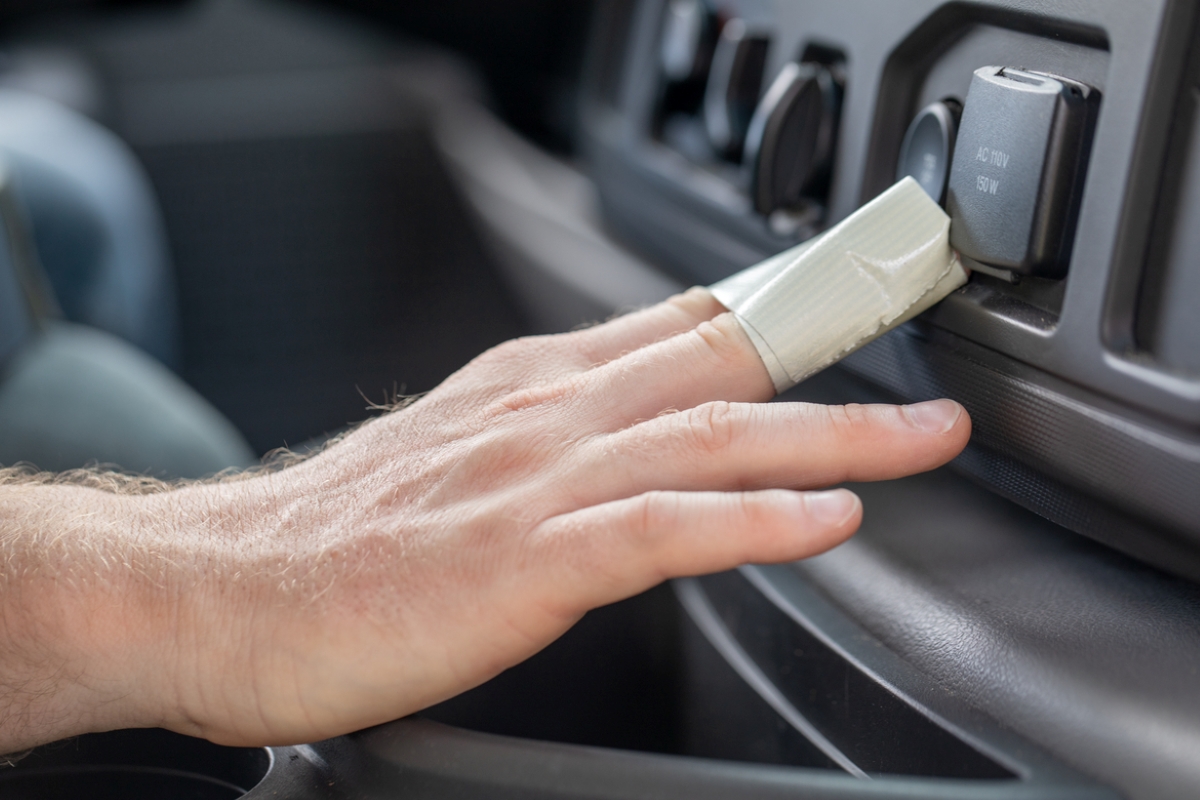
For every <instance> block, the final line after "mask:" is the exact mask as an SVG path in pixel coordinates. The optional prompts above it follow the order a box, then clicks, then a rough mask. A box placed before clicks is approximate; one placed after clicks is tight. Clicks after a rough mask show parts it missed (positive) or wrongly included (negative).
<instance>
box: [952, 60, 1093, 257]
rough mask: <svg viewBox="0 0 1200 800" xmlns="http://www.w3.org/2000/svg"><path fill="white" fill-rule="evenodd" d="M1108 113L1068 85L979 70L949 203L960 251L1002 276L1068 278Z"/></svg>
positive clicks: (1034, 75) (1083, 90)
mask: <svg viewBox="0 0 1200 800" xmlns="http://www.w3.org/2000/svg"><path fill="white" fill-rule="evenodd" d="M1098 103H1099V92H1097V91H1096V90H1095V89H1093V88H1091V87H1090V86H1087V85H1085V84H1082V83H1077V82H1075V81H1071V80H1068V79H1066V78H1061V77H1058V76H1052V75H1046V74H1042V73H1038V72H1028V71H1025V70H1018V69H1013V68H1010V67H984V68H982V69H979V70H976V71H975V75H974V77H973V78H972V80H971V88H970V90H969V91H968V93H967V99H966V102H965V103H964V105H963V115H962V123H961V125H960V126H959V131H958V143H957V145H956V147H955V152H954V160H953V166H952V168H951V171H950V185H949V191H948V196H947V198H946V210H947V211H948V212H949V214H950V218H951V220H952V223H951V227H950V243H951V245H952V246H953V247H954V248H955V249H956V250H958V251H959V252H960V253H961V254H962V255H964V256H967V257H968V258H971V259H974V260H975V261H978V262H981V263H983V264H986V265H989V266H992V267H998V268H1000V269H1005V270H1010V271H1012V272H1014V273H1021V274H1026V275H1039V276H1042V277H1046V278H1061V277H1063V276H1064V275H1065V274H1066V271H1067V263H1068V261H1069V259H1070V250H1071V243H1072V239H1073V236H1074V227H1075V217H1076V215H1077V212H1078V207H1079V199H1080V194H1081V193H1082V187H1083V176H1084V173H1085V171H1086V166H1087V154H1088V150H1089V148H1090V144H1091V129H1092V126H1093V123H1094V119H1095V111H1096V108H1097V105H1098Z"/></svg>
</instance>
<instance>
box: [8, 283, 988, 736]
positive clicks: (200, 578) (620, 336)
mask: <svg viewBox="0 0 1200 800" xmlns="http://www.w3.org/2000/svg"><path fill="white" fill-rule="evenodd" d="M723 311H724V309H722V308H721V307H720V306H719V305H718V304H717V303H716V301H715V300H713V299H712V297H711V296H710V295H709V294H708V293H707V292H706V291H704V290H692V291H690V292H688V293H686V294H684V295H682V296H680V297H677V298H675V299H673V300H671V301H669V302H667V303H663V304H661V305H658V306H655V307H653V308H650V309H646V310H644V311H641V312H638V313H635V314H631V315H629V316H626V317H622V318H619V319H616V320H614V321H611V322H608V323H606V324H604V325H599V326H597V327H594V328H590V329H587V330H583V331H578V332H575V333H570V334H564V335H560V336H548V337H536V338H529V339H521V340H517V341H513V342H509V343H506V344H504V345H501V346H500V347H497V348H495V349H493V350H491V351H489V352H487V353H485V354H483V355H482V356H480V357H479V358H477V359H475V360H474V361H473V362H471V363H470V364H468V365H467V366H466V367H464V368H463V369H462V370H461V371H459V372H458V373H456V374H455V375H453V376H452V377H450V378H449V379H448V380H447V381H446V382H445V383H444V384H442V385H441V386H439V387H438V388H437V389H436V390H434V391H433V392H431V393H430V394H429V395H427V396H425V397H424V398H422V399H421V400H420V401H418V402H416V403H415V404H413V405H412V406H410V407H408V408H406V409H404V410H400V411H396V412H393V413H390V414H387V415H385V416H382V417H380V418H378V419H376V420H374V421H372V422H371V423H369V424H367V425H365V426H363V427H362V428H360V429H359V430H357V431H355V432H354V433H353V434H351V435H349V436H348V437H346V439H345V440H344V441H342V442H340V443H338V444H336V445H334V446H332V447H330V448H329V449H327V450H326V451H324V452H323V453H321V454H320V455H318V456H316V457H314V458H312V459H310V460H308V461H305V462H303V463H300V464H298V465H296V466H293V467H290V468H288V469H285V470H282V471H280V472H277V473H272V474H265V475H259V476H256V477H253V478H248V479H245V480H240V481H233V482H224V483H216V484H206V485H197V486H191V487H188V488H184V489H178V490H175V491H170V492H165V493H159V494H152V495H148V496H133V497H130V496H120V497H113V496H111V495H109V496H106V497H105V499H104V500H103V502H101V501H100V500H98V499H97V498H96V497H95V496H94V495H97V494H99V493H98V492H96V491H95V490H92V489H78V488H70V489H67V488H65V487H38V488H40V489H45V490H47V491H49V490H53V491H58V492H59V493H60V496H59V498H58V499H57V500H55V505H56V506H57V507H58V508H59V509H63V508H65V509H68V510H71V513H72V514H73V516H72V517H71V519H72V520H73V522H71V524H70V525H66V526H65V527H64V528H63V530H64V531H67V532H66V533H63V534H62V535H61V536H59V537H58V539H56V541H55V542H54V547H55V548H58V550H55V551H53V552H54V555H53V558H54V559H62V558H67V559H68V560H71V563H72V565H73V569H74V573H73V574H75V575H76V577H77V580H76V582H75V585H74V587H73V588H71V587H68V586H67V585H66V582H63V581H58V582H57V583H55V584H53V585H43V584H37V586H39V587H40V589H36V587H35V589H36V590H35V589H30V590H29V591H27V592H25V593H24V596H25V597H26V598H30V597H33V598H38V597H40V598H43V600H45V601H46V602H43V603H40V605H43V606H44V605H47V603H48V600H49V599H50V598H52V599H53V603H52V604H50V605H51V606H52V608H53V610H54V613H52V614H51V613H42V614H41V615H40V618H41V619H42V624H40V625H39V626H37V627H38V629H39V630H40V631H41V633H39V635H38V638H39V640H40V641H42V643H43V644H44V645H45V647H46V648H47V649H46V653H47V654H50V655H52V656H53V659H56V661H55V662H54V663H56V664H58V667H59V670H58V672H59V674H60V675H62V676H64V677H63V680H67V681H69V682H70V686H69V687H68V688H67V689H64V690H63V692H60V694H59V696H60V697H66V698H70V702H71V707H72V708H75V711H74V712H73V713H74V715H75V716H74V717H73V718H72V719H71V721H70V722H69V723H65V724H64V725H59V726H58V727H57V728H55V729H54V730H52V731H51V730H49V729H44V730H42V731H41V732H40V733H39V734H36V735H34V739H37V738H40V739H41V740H45V739H46V738H47V737H49V736H51V735H59V734H61V735H65V734H66V733H72V732H80V730H100V729H104V728H106V727H114V726H118V725H120V726H127V725H161V726H164V727H168V728H172V729H174V730H177V731H181V732H184V733H189V734H195V735H199V736H204V737H207V738H209V739H211V740H213V741H216V742H221V743H226V744H241V745H260V744H284V743H294V742H305V741H313V740H317V739H321V738H324V737H328V736H332V735H335V734H340V733H345V732H349V731H352V730H356V729H360V728H363V727H366V726H369V725H372V724H376V723H381V722H384V721H387V720H391V719H395V718H397V717H400V716H403V715H405V714H408V713H411V712H413V711H417V710H419V709H421V708H423V707H426V706H428V705H431V704H433V703H436V702H438V701H440V700H443V699H445V698H447V697H450V696H452V695H454V694H457V693H459V692H461V691H464V690H466V689H469V688H471V687H473V686H475V685H477V684H479V683H481V682H483V681H485V680H487V679H488V678H490V677H492V676H493V675H495V674H497V673H498V672H500V671H502V670H504V669H505V668H507V667H509V666H511V665H513V664H516V663H518V662H519V661H521V660H523V659H525V658H527V657H529V656H530V655H532V654H534V653H536V652H537V651H538V650H540V649H542V648H543V647H545V646H546V645H547V644H549V643H550V642H552V641H553V640H554V639H555V638H557V637H558V636H559V635H561V634H562V633H563V632H564V631H566V630H567V629H568V628H569V627H570V626H571V625H572V624H573V623H574V622H575V621H576V620H578V619H579V618H580V616H582V615H583V614H584V613H585V612H586V611H588V610H589V609H592V608H595V607H597V606H601V605H604V604H607V603H611V602H614V601H617V600H620V599H622V598H625V597H629V596H631V595H633V594H636V593H638V592H640V591H643V590H645V589H647V588H649V587H651V586H653V585H655V584H657V583H659V582H661V581H662V580H664V579H667V578H671V577H674V576H681V575H695V574H702V573H708V572H714V571H719V570H725V569H729V568H732V567H735V566H737V565H739V564H743V563H747V562H781V561H789V560H794V559H798V558H804V557H806V556H810V555H813V554H816V553H820V552H822V551H824V550H826V549H828V548H830V547H833V546H834V545H836V544H838V543H840V542H842V541H843V540H845V539H846V538H847V537H849V536H850V535H851V534H852V533H853V532H854V530H855V529H857V527H858V525H859V521H860V519H861V514H862V509H861V506H860V504H859V502H858V499H857V498H856V497H855V496H854V495H853V494H852V493H850V492H848V491H846V490H835V491H832V492H811V491H807V490H810V489H815V488H818V487H824V486H829V485H831V484H834V483H837V482H840V481H843V480H855V481H864V480H879V479H886V478H893V477H898V476H902V475H906V474H910V473H914V472H920V471H923V470H928V469H931V468H933V467H936V466H939V465H941V464H943V463H945V462H946V461H948V460H950V459H951V458H953V457H954V456H955V455H956V454H957V453H958V452H959V451H960V450H961V449H962V448H963V447H964V446H965V444H966V442H967V439H968V437H969V435H970V421H969V419H968V417H967V415H966V413H965V412H964V410H963V409H962V407H961V406H959V405H958V404H956V403H953V402H951V401H948V400H942V401H935V402H932V403H925V404H920V405H916V406H909V407H898V406H846V407H825V406H818V405H808V404H797V403H772V404H763V402H762V401H765V400H769V399H770V398H771V396H772V394H773V389H772V385H771V381H770V379H769V377H768V375H767V372H766V370H765V369H764V367H763V366H762V363H761V361H760V360H759V358H758V356H757V355H756V353H755V350H754V347H753V345H752V344H751V343H750V341H749V340H748V339H747V337H746V335H745V334H744V333H743V331H742V329H741V328H740V326H739V325H738V323H737V322H736V320H734V319H733V317H732V316H731V315H729V314H725V313H722V312H723ZM28 491H33V490H32V489H28ZM64 492H67V493H70V492H73V493H74V494H63V493H64ZM89 492H90V493H91V494H88V493H89ZM45 499H46V497H45V496H43V501H44V500H45ZM79 508H84V509H89V511H88V514H90V516H89V517H88V518H87V519H84V518H83V517H82V516H81V514H80V513H78V511H77V510H78V509H79ZM97 526H99V527H101V528H103V530H104V533H103V534H99V535H97V534H96V533H95V530H96V528H97ZM89 536H90V537H91V538H90V539H89V538H88V537H89ZM59 550H61V551H62V552H59ZM22 552H23V553H25V554H24V555H23V556H21V557H23V558H27V559H28V558H38V557H43V558H44V557H46V556H45V554H44V553H45V551H43V552H42V554H41V555H39V554H38V553H32V554H31V553H26V552H25V551H24V550H23V551H22ZM8 557H9V560H10V563H11V562H12V555H11V554H9V556H8ZM57 563H64V562H61V561H59V562H57ZM81 565H85V566H86V569H81ZM81 575H83V576H86V577H85V578H79V576H81ZM39 591H40V592H41V593H40V594H39V593H38V592H39ZM28 606H29V603H28V602H27V603H26V611H28V610H29V608H28ZM47 640H48V642H49V644H46V641H47ZM53 659H52V660H53ZM59 705H60V706H62V704H61V703H60V704H59ZM66 716H71V715H66ZM64 728H65V729H64ZM32 741H33V740H32V739H31V738H30V736H28V735H27V736H26V737H25V738H24V739H19V738H18V739H12V738H10V739H9V744H10V745H11V746H12V747H16V746H20V745H27V744H29V743H32ZM0 747H2V745H0Z"/></svg>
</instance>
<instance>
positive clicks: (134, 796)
mask: <svg viewBox="0 0 1200 800" xmlns="http://www.w3.org/2000/svg"><path fill="white" fill-rule="evenodd" d="M271 762H272V755H271V752H270V751H269V750H267V749H265V748H252V747H222V746H220V745H215V744H212V743H210V742H206V741H204V740H202V739H193V738H192V737H190V736H182V735H180V734H177V733H171V732H169V731H163V730H127V731H112V732H110V733H94V734H88V735H86V736H78V737H76V738H74V739H67V740H65V741H62V742H56V743H54V744H49V745H45V746H43V747H39V748H38V749H37V750H35V751H34V752H33V753H32V754H30V755H29V756H26V757H25V758H24V759H22V760H21V761H19V762H18V763H17V765H16V766H15V767H13V768H11V769H5V770H0V798H20V800H60V799H61V800H68V799H69V800H109V798H112V800H117V799H118V798H119V799H120V800H142V798H147V799H149V798H155V800H158V799H159V798H166V797H173V798H187V800H233V798H238V797H242V796H243V795H245V794H246V793H247V792H249V791H250V790H251V789H253V788H254V787H255V786H256V785H257V784H258V783H259V782H261V781H262V779H263V778H264V777H265V776H266V775H267V772H268V771H269V770H270V768H271Z"/></svg>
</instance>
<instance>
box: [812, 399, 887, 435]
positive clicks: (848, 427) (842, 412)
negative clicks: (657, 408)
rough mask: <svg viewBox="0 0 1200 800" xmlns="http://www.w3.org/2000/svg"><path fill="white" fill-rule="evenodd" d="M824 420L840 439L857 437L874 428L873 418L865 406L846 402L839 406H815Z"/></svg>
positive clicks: (868, 432)
mask: <svg viewBox="0 0 1200 800" xmlns="http://www.w3.org/2000/svg"><path fill="white" fill-rule="evenodd" d="M816 408H818V409H820V413H821V414H823V415H824V422H825V423H826V424H827V425H828V426H829V428H830V429H831V430H832V431H833V433H834V435H835V436H837V437H838V438H841V439H858V438H862V437H863V436H865V435H868V434H870V433H872V432H873V430H874V427H875V426H874V420H873V419H872V415H871V412H870V408H869V407H867V406H863V405H859V404H858V403H847V404H846V405H841V406H817V407H816Z"/></svg>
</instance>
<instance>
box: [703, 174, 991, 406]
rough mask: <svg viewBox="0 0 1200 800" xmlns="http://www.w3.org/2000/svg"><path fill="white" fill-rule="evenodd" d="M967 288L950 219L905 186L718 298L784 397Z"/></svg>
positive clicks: (743, 276)
mask: <svg viewBox="0 0 1200 800" xmlns="http://www.w3.org/2000/svg"><path fill="white" fill-rule="evenodd" d="M966 282H967V273H966V270H964V269H963V266H962V263H961V262H960V261H959V259H958V254H957V253H955V252H954V251H953V250H951V249H950V218H949V217H948V216H946V212H944V211H943V210H942V209H941V207H940V206H938V204H937V203H935V202H933V200H931V199H929V196H928V195H927V194H925V191H924V190H923V189H922V188H921V187H920V185H919V184H918V183H917V182H916V181H915V180H913V179H912V178H904V179H903V180H901V181H900V182H899V183H897V184H896V185H895V186H893V187H892V188H890V189H888V190H887V191H886V192H884V193H883V194H881V195H880V196H879V197H877V198H875V199H874V200H872V201H871V202H870V203H868V204H867V205H865V206H863V207H862V208H860V209H859V210H858V211H856V212H855V213H854V214H852V215H850V216H849V217H847V218H846V219H845V220H843V221H842V222H841V223H840V224H838V225H837V226H836V227H834V228H832V229H830V230H829V231H827V232H826V233H825V234H823V235H821V236H819V237H814V238H813V239H810V240H809V241H807V242H805V243H803V244H800V245H797V246H796V247H793V248H792V249H790V250H785V251H784V252H782V253H779V254H778V255H775V256H772V257H771V258H768V259H767V260H765V261H763V262H761V263H759V264H756V265H754V266H752V267H750V268H748V269H745V270H743V271H742V272H739V273H738V274H736V275H733V276H731V277H729V278H726V279H725V280H723V281H720V282H719V283H715V284H713V285H712V286H710V287H709V290H710V291H711V292H712V293H713V296H715V297H716V298H717V300H718V301H719V302H720V303H721V304H722V305H724V306H725V307H726V308H728V309H729V310H730V311H732V312H733V313H734V315H735V316H736V317H737V320H738V322H740V323H741V325H742V328H743V329H744V330H745V331H746V334H747V335H748V336H749V337H750V339H751V341H753V342H754V347H755V348H756V349H757V350H758V354H759V356H761V357H762V360H763V364H765V365H766V367H767V371H768V372H770V374H771V380H772V381H774V383H775V390H776V391H778V392H783V391H785V390H787V389H790V388H791V387H792V386H795V385H796V384H797V383H799V382H800V381H802V380H804V379H805V378H807V377H808V376H810V375H812V374H814V373H816V372H819V371H820V370H822V369H824V368H825V367H827V366H829V365H830V364H833V363H834V362H836V361H839V360H841V359H842V358H844V357H846V356H848V355H850V353H853V352H854V351H855V350H857V349H858V348H860V347H862V346H863V345H865V344H867V343H868V342H870V341H871V340H873V339H875V338H876V337H878V336H882V335H883V334H885V333H887V332H888V331H890V330H892V329H893V328H895V327H897V326H899V325H901V324H903V323H905V322H907V321H908V320H910V319H912V318H913V317H915V316H917V315H918V314H920V313H921V312H923V311H925V310H926V309H928V308H930V307H931V306H933V305H934V304H935V303H937V302H938V301H939V300H941V299H942V298H944V297H945V296H946V295H948V294H950V292H952V291H954V290H955V289H957V288H958V287H960V286H962V285H963V284H965V283H966Z"/></svg>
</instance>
